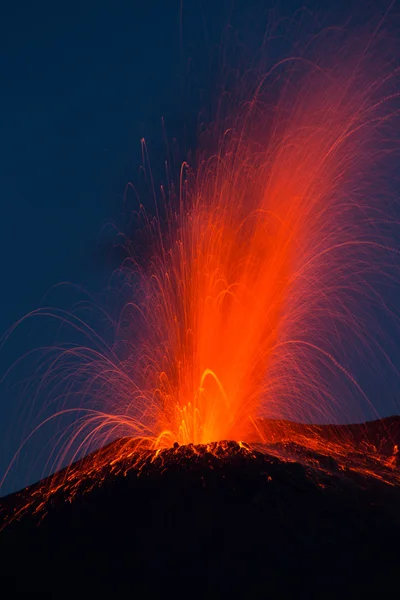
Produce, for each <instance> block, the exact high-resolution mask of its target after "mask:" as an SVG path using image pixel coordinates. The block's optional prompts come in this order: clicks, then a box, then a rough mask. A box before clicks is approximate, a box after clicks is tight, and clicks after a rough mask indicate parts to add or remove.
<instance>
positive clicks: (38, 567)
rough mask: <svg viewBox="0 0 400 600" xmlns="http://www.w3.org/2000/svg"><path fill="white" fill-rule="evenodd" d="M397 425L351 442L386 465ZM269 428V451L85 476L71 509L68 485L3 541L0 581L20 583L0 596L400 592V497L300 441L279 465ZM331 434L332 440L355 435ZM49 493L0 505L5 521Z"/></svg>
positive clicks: (378, 425)
mask: <svg viewBox="0 0 400 600" xmlns="http://www.w3.org/2000/svg"><path fill="white" fill-rule="evenodd" d="M399 423H400V419H398V418H392V419H388V420H385V421H384V422H382V421H380V422H375V423H374V424H366V425H357V426H351V427H350V431H352V435H353V436H354V443H357V444H358V445H362V444H364V443H367V442H369V443H370V444H374V445H375V447H379V448H380V453H381V454H382V456H385V455H387V456H389V455H390V453H391V452H392V451H393V443H396V441H399V439H398V438H399V436H400V427H399ZM267 425H268V426H269V427H270V428H271V427H273V428H274V431H275V438H274V439H273V441H272V443H271V444H269V445H268V446H264V447H263V446H258V447H253V448H252V449H249V448H248V447H247V446H246V445H239V444H237V443H235V442H223V443H220V444H214V445H209V446H196V447H190V446H183V447H177V448H173V449H170V450H167V451H163V452H162V453H160V454H159V455H158V456H157V457H156V458H155V457H154V454H153V455H151V453H149V455H148V458H147V459H146V460H144V462H142V463H141V464H140V466H138V465H136V466H132V465H130V466H129V465H125V467H126V468H124V469H121V470H120V471H119V472H116V473H115V472H113V473H112V474H110V472H107V467H103V471H102V470H101V469H100V471H98V472H97V477H98V478H99V482H100V483H99V484H98V485H97V484H96V485H94V486H93V481H92V480H91V479H90V477H89V478H87V479H85V480H84V481H83V482H82V484H81V486H80V488H79V492H78V493H77V494H76V496H75V497H74V499H73V500H72V501H71V502H70V501H66V497H68V495H67V494H66V492H65V490H64V489H63V488H60V490H59V491H58V492H57V493H56V494H54V495H53V496H52V497H51V500H50V501H49V503H48V506H47V507H46V510H47V514H46V515H45V516H43V514H41V513H39V514H34V505H33V506H32V507H31V508H30V509H29V510H28V511H27V512H26V514H25V515H24V516H23V517H22V518H21V519H20V521H14V522H12V523H11V524H9V525H8V526H6V527H5V528H4V530H3V531H2V532H1V534H0V551H1V563H0V569H1V575H2V577H4V578H7V581H8V582H9V585H11V586H14V590H12V589H11V588H10V592H9V595H8V596H7V595H6V596H5V597H18V594H21V597H22V596H25V595H28V596H31V595H34V593H35V592H39V593H40V597H41V598H46V597H48V598H67V597H68V598H71V597H76V598H81V597H82V598H83V597H85V598H97V597H113V598H119V597H122V596H125V595H129V596H130V597H135V596H136V595H137V596H138V597H144V596H148V597H161V595H162V596H167V597H169V596H170V597H173V596H176V595H177V596H178V597H181V596H183V597H185V598H191V597H202V598H204V597H211V598H214V597H215V598H217V597H242V598H257V597H273V598H275V597H285V598H286V597H296V598H303V597H304V598H306V597H324V598H326V597H334V598H339V597H340V598H363V597H371V596H372V597H375V596H376V597H389V595H392V594H396V590H398V578H397V573H398V562H399V557H400V552H399V548H398V546H399V533H400V518H399V500H400V487H399V486H398V485H397V484H395V485H389V484H387V483H383V482H382V481H380V480H379V479H376V478H374V477H369V476H367V475H363V474H360V473H358V472H355V471H353V470H351V469H350V470H345V471H344V470H343V469H342V468H339V466H338V462H337V461H336V460H335V458H331V459H330V460H329V457H327V456H324V455H323V456H321V455H319V454H318V453H316V452H315V453H314V456H313V452H312V451H311V450H309V449H307V448H305V447H304V448H303V447H302V446H301V444H299V443H298V441H297V442H296V444H295V448H294V449H293V453H294V455H296V460H295V461H292V460H289V461H287V460H284V459H282V458H280V455H281V454H282V447H284V446H285V444H286V445H287V443H286V442H284V441H283V439H282V438H283V433H282V430H280V429H279V427H283V426H284V424H282V423H280V424H279V422H274V423H272V424H271V423H267ZM285 427H286V429H285V431H287V426H286V425H285ZM293 427H295V428H296V430H297V433H300V434H301V435H304V436H307V435H311V434H314V433H315V432H314V431H311V432H310V430H309V429H308V428H309V427H310V426H298V425H296V426H293ZM298 428H300V430H298ZM322 430H323V434H322V435H325V436H326V439H327V440H328V441H329V439H331V438H330V436H331V435H334V436H336V437H335V439H337V436H338V435H339V434H338V431H339V432H340V431H342V433H343V435H346V436H348V431H349V428H348V427H347V428H346V429H345V428H343V429H341V428H339V429H338V428H335V429H334V431H333V430H332V428H330V427H326V428H325V429H324V428H322ZM279 431H280V433H279ZM319 431H321V428H319ZM332 431H333V433H332ZM346 432H347V433H346ZM389 441H390V443H389ZM114 444H116V445H118V444H121V441H120V442H115V443H114ZM254 448H258V449H254ZM112 450H113V445H111V446H110V447H108V449H107V452H110V451H112ZM100 452H101V451H100ZM103 452H104V451H103ZM302 453H303V454H304V456H305V457H306V458H305V459H304V460H303V458H302ZM150 455H151V459H150ZM85 460H86V461H88V463H86V464H89V463H90V461H93V460H96V453H94V454H93V455H91V456H89V457H88V458H87V459H85ZM81 466H82V465H81ZM76 468H80V466H79V465H78V466H77V467H76ZM394 469H395V472H396V473H397V468H396V467H394ZM40 485H43V484H37V485H36V486H31V487H30V488H27V489H26V490H23V491H21V492H20V493H17V494H13V495H11V496H8V497H6V498H3V499H2V500H1V506H2V512H3V518H5V519H7V518H8V516H9V515H10V514H11V513H12V511H13V510H14V509H15V508H16V507H18V506H19V505H21V504H23V503H24V502H25V501H26V499H27V498H29V497H30V496H31V495H32V494H33V492H34V490H35V489H36V490H38V489H39V488H40ZM3 581H4V582H5V581H6V579H4V580H3ZM3 587H4V586H3Z"/></svg>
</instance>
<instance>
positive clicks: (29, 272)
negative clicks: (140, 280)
mask: <svg viewBox="0 0 400 600" xmlns="http://www.w3.org/2000/svg"><path fill="white" fill-rule="evenodd" d="M182 4H183V10H181V1H180V0H168V1H167V0H148V1H144V2H138V1H135V0H131V1H125V2H118V1H117V2H109V1H105V2H102V1H101V0H100V1H99V0H97V1H96V2H94V1H89V0H84V1H83V2H74V1H71V2H65V3H63V2H50V1H41V2H36V3H33V2H30V1H27V0H24V1H18V0H17V1H15V2H13V3H11V2H9V3H5V4H3V5H2V8H1V9H0V47H1V52H0V86H1V96H0V131H1V136H0V202H1V219H0V256H1V282H2V286H1V295H0V305H1V306H0V334H2V333H4V332H5V331H6V330H7V329H8V328H9V327H10V326H11V325H12V324H13V323H14V322H15V321H16V320H17V319H19V318H21V317H22V316H23V315H25V314H26V313H28V312H29V311H31V310H33V309H35V308H36V307H37V306H39V305H40V304H41V302H42V299H43V297H44V295H45V294H46V293H47V292H48V291H49V290H50V289H51V288H52V286H54V285H56V284H57V283H58V282H63V281H68V282H73V283H76V284H79V285H82V286H83V287H85V288H87V289H89V290H93V291H96V290H100V289H101V288H102V286H103V285H104V282H105V280H106V278H107V276H108V275H109V274H110V270H109V269H107V266H106V265H105V264H103V262H102V261H103V257H104V255H103V252H102V244H101V235H100V233H101V229H102V227H103V225H104V223H106V222H107V221H110V220H114V219H117V218H118V215H119V213H120V211H121V207H122V196H123V192H124V188H125V186H126V184H127V182H128V181H130V180H132V179H133V178H134V177H135V176H136V175H137V173H138V170H139V166H140V162H141V154H140V150H141V149H140V139H141V137H143V136H144V137H145V138H146V140H147V143H148V145H149V149H150V155H151V156H152V155H154V156H158V158H159V157H160V150H161V149H162V148H163V142H162V128H161V117H164V118H165V123H166V128H167V132H168V134H169V135H170V136H175V135H176V136H177V137H179V138H180V143H181V146H182V147H184V146H185V144H186V145H188V146H190V145H191V142H192V141H193V140H194V127H193V124H194V123H195V122H196V115H197V111H198V109H199V108H200V107H201V103H202V99H203V100H204V102H205V103H207V100H206V99H205V98H206V96H207V92H208V91H210V90H209V88H210V86H211V83H212V82H211V83H210V81H209V80H208V79H207V72H208V71H207V69H208V65H209V56H210V54H211V53H212V49H213V47H214V45H215V44H216V43H218V42H219V41H220V39H221V34H222V31H223V28H224V27H226V25H227V23H228V19H229V15H230V14H231V7H232V6H233V5H236V7H239V8H237V10H236V13H235V15H236V17H235V18H236V19H238V22H240V21H241V17H243V20H245V19H248V18H249V17H251V14H252V12H251V11H249V10H248V9H247V10H246V11H245V10H244V9H243V10H242V9H241V8H240V6H241V5H242V6H243V7H244V6H246V5H249V3H248V2H242V3H241V2H232V1H228V0H226V1H225V0H216V1H214V2H211V1H209V0H185V1H184V2H183V3H182ZM251 4H252V5H254V7H257V10H261V12H260V14H262V15H263V16H265V12H263V11H265V10H266V8H268V6H267V3H266V2H261V1H257V2H252V3H251ZM283 4H284V10H286V11H289V12H293V10H294V9H295V8H296V7H298V6H300V5H302V3H299V2H295V1H288V2H284V3H283ZM279 6H280V8H281V9H282V10H283V7H282V3H280V4H279ZM346 6H347V3H346ZM322 8H323V7H322ZM342 8H343V7H342ZM335 10H336V9H335ZM337 11H339V9H337ZM253 18H254V15H253ZM181 23H182V24H183V28H182V30H183V35H181ZM251 41H252V40H251V36H250V37H249V39H247V42H248V43H249V44H250V45H251ZM189 64H190V65H191V67H190V69H188V65H189ZM189 70H190V75H188V73H189ZM188 82H190V86H189V87H191V89H192V91H191V95H190V98H191V99H192V100H193V102H192V101H190V100H188V94H187V89H188ZM203 90H205V92H204V91H203ZM44 338H45V334H43V339H44ZM21 347H23V344H22V346H21V337H19V336H18V335H16V336H14V337H13V338H11V339H10V341H8V342H7V345H6V346H5V347H4V348H3V349H2V350H1V353H0V370H1V372H4V370H5V369H6V368H7V366H9V363H10V361H12V360H14V359H15V358H16V357H17V356H18V355H19V354H20V351H21ZM3 387H4V386H2V388H1V389H0V439H1V442H0V476H1V474H2V472H3V471H4V470H5V468H6V466H7V464H8V463H9V461H10V460H11V458H12V455H13V453H14V452H15V450H16V448H17V445H18V442H19V441H20V440H21V436H22V429H23V428H20V429H19V426H20V425H21V423H20V421H21V419H20V418H19V417H20V415H19V411H20V408H19V406H20V404H18V402H20V400H19V401H17V400H16V398H14V397H13V396H12V392H10V389H9V388H7V391H6V390H5V388H4V391H3ZM18 424H19V425H18ZM26 425H27V424H26V423H24V426H26ZM28 429H29V428H28ZM14 432H15V435H14ZM25 466H26V465H25ZM38 474H39V475H40V473H38V472H37V471H35V470H33V471H32V473H31V474H30V475H29V477H28V480H32V479H35V477H36V476H38ZM26 481H27V473H26V472H25V471H24V470H23V469H22V467H21V471H18V469H16V471H15V473H14V474H13V476H12V477H11V478H10V480H9V483H7V485H6V486H5V487H4V488H3V490H2V493H6V492H7V491H10V490H12V489H15V488H17V487H20V486H21V485H22V484H24V483H25V482H26Z"/></svg>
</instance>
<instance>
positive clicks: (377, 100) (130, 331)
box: [40, 32, 398, 464]
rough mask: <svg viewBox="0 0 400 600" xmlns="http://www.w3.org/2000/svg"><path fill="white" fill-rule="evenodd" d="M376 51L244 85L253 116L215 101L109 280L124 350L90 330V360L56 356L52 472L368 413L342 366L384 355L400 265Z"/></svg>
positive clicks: (275, 72)
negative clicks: (66, 417) (125, 449)
mask: <svg viewBox="0 0 400 600" xmlns="http://www.w3.org/2000/svg"><path fill="white" fill-rule="evenodd" d="M376 37H377V33H376V32H375V33H374V34H373V35H372V36H370V37H368V39H367V40H366V42H365V44H364V45H362V47H361V46H360V48H361V50H360V51H357V52H355V51H354V45H352V47H351V48H350V47H348V46H346V47H344V46H343V45H342V46H341V52H340V54H335V55H334V57H335V60H329V61H326V60H325V61H323V60H320V61H318V60H315V59H314V60H310V59H309V58H308V57H307V56H304V57H303V56H300V57H299V56H293V57H289V58H287V59H285V60H282V61H281V62H279V63H276V64H275V65H273V66H272V67H271V68H269V69H267V70H266V71H265V72H264V74H263V76H262V77H258V79H257V82H256V83H254V80H252V74H245V76H243V78H242V80H241V87H242V89H246V93H245V94H244V95H245V99H244V100H243V98H242V97H241V96H240V98H238V96H239V95H235V94H234V93H233V94H232V93H229V94H228V93H223V94H221V98H220V101H219V104H218V109H217V113H218V118H217V119H216V122H215V124H214V125H212V126H210V127H209V128H208V129H207V132H206V134H204V135H203V136H202V140H201V143H202V144H203V146H202V150H201V151H200V152H199V153H198V155H197V157H196V160H195V164H194V165H193V166H191V165H189V164H187V163H186V162H185V163H183V164H182V167H181V170H180V177H179V182H178V184H177V185H173V184H171V183H170V184H168V186H165V187H162V188H161V191H160V194H159V195H158V194H156V195H158V201H157V212H156V215H155V217H154V218H152V217H150V216H149V215H148V214H147V212H146V211H145V210H144V208H143V207H142V206H140V209H139V211H138V215H139V217H140V221H141V226H140V228H139V233H138V237H139V241H138V242H137V243H129V244H127V247H128V250H129V256H128V257H127V258H126V259H125V260H124V262H123V264H122V265H121V267H120V268H119V269H118V270H117V272H116V274H115V280H116V281H118V285H121V281H122V282H123V284H122V285H121V287H122V288H123V290H124V293H125V292H126V290H128V293H129V300H128V302H127V303H126V305H125V306H124V308H123V310H122V311H121V314H120V316H119V318H118V319H117V320H111V322H112V324H113V327H114V329H115V340H114V343H113V344H111V345H108V344H106V342H104V340H101V339H100V338H99V337H98V336H97V335H96V334H95V333H94V332H93V330H92V329H90V328H89V327H87V332H88V336H89V337H90V338H91V341H92V342H93V345H92V347H89V346H88V347H83V346H78V345H77V346H73V347H71V346H69V347H68V348H66V349H64V350H61V351H59V350H56V349H55V350H54V353H53V354H51V353H50V360H49V354H47V355H46V361H47V363H46V364H47V367H46V370H45V372H44V374H43V376H42V378H41V383H40V388H41V390H42V391H43V390H44V389H49V388H50V389H51V394H52V397H53V398H58V399H62V401H63V402H64V406H63V408H61V410H57V412H56V415H55V416H56V417H59V416H60V415H62V414H66V413H68V412H73V413H74V415H76V420H75V421H74V423H73V425H71V426H70V427H69V428H67V429H66V431H65V432H64V435H62V436H60V437H59V439H58V443H59V444H60V445H59V446H58V455H57V460H58V464H65V462H66V461H67V462H68V460H69V461H70V460H71V456H72V458H74V457H76V456H78V455H82V453H84V452H85V451H87V450H88V449H90V448H93V446H97V447H99V446H101V445H104V444H105V443H108V442H109V441H111V440H113V439H116V438H118V437H124V436H125V437H129V438H130V439H132V438H135V439H139V440H141V441H142V442H143V443H144V442H146V444H147V445H148V444H150V446H151V447H152V448H154V449H162V448H167V447H171V446H172V445H173V444H174V443H176V442H177V443H178V444H180V445H182V444H189V443H193V444H207V443H210V442H216V441H220V440H242V441H247V442H253V441H259V440H263V441H265V440H266V435H267V434H266V430H265V428H263V426H262V424H261V420H260V418H269V419H282V418H285V419H289V420H291V421H300V422H308V423H310V422H328V423H329V422H330V423H332V422H337V421H340V420H341V419H345V420H346V421H347V422H348V421H349V420H352V419H353V420H358V421H360V420H363V417H364V416H365V414H366V413H368V411H371V406H370V400H369V398H368V395H367V394H366V393H365V392H364V390H363V389H362V386H361V385H360V383H359V382H358V381H357V378H356V377H355V375H354V374H352V370H351V364H350V362H349V359H348V357H349V355H350V354H351V353H352V352H353V353H354V352H359V353H360V355H364V354H363V353H365V352H370V353H371V356H373V355H374V353H376V352H379V353H380V355H381V354H382V349H381V347H380V340H379V336H378V335H377V333H376V332H377V329H376V326H375V325H373V324H372V323H373V322H374V321H373V315H374V311H376V310H383V311H385V310H386V305H385V301H384V298H383V297H382V294H381V290H380V289H379V290H378V289H377V288H375V287H374V281H375V280H376V277H377V276H379V277H380V278H381V280H385V279H390V278H393V273H394V272H395V270H396V264H397V260H398V250H397V248H396V245H395V243H394V242H393V236H391V235H389V234H388V233H387V232H388V228H387V224H388V223H391V224H392V225H393V226H395V224H396V219H395V218H394V216H393V209H392V205H391V200H390V190H389V186H388V187H387V188H386V184H387V181H386V179H385V174H386V171H385V168H384V167H385V165H387V164H389V163H390V161H391V160H392V159H391V156H392V153H393V150H394V147H395V146H394V144H393V143H391V141H390V140H392V141H393V139H394V138H395V135H394V136H393V131H394V128H393V123H394V119H395V117H396V115H397V105H396V104H397V98H398V92H397V90H396V88H395V78H396V71H395V70H394V69H393V67H392V65H391V64H390V63H385V64H382V61H379V60H377V59H376V57H375V58H374V55H373V52H372V46H373V43H372V42H373V41H374V40H375V38H376ZM346 48H347V50H346ZM324 56H326V53H324ZM241 77H242V76H241ZM243 82H244V83H243ZM143 152H144V157H146V156H147V148H146V144H145V142H144V141H143ZM147 166H148V165H146V167H147ZM391 240H392V241H391ZM143 248H144V249H145V252H143ZM58 316H59V317H60V318H61V319H62V321H63V322H69V323H70V324H72V325H73V326H74V327H76V328H77V329H79V330H81V331H82V330H83V329H84V328H85V324H84V323H83V322H82V321H81V320H80V319H79V318H78V317H76V316H74V315H66V314H60V315H58ZM71 382H73V383H71ZM333 382H334V385H333ZM77 386H78V388H79V389H78V390H77ZM71 396H73V398H74V401H75V403H77V405H78V407H79V408H77V409H76V410H75V409H71V408H70V406H71V400H70V398H71ZM349 398H353V401H350V402H349ZM354 398H356V400H354ZM372 408H373V407H372ZM55 416H52V417H51V418H55Z"/></svg>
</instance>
